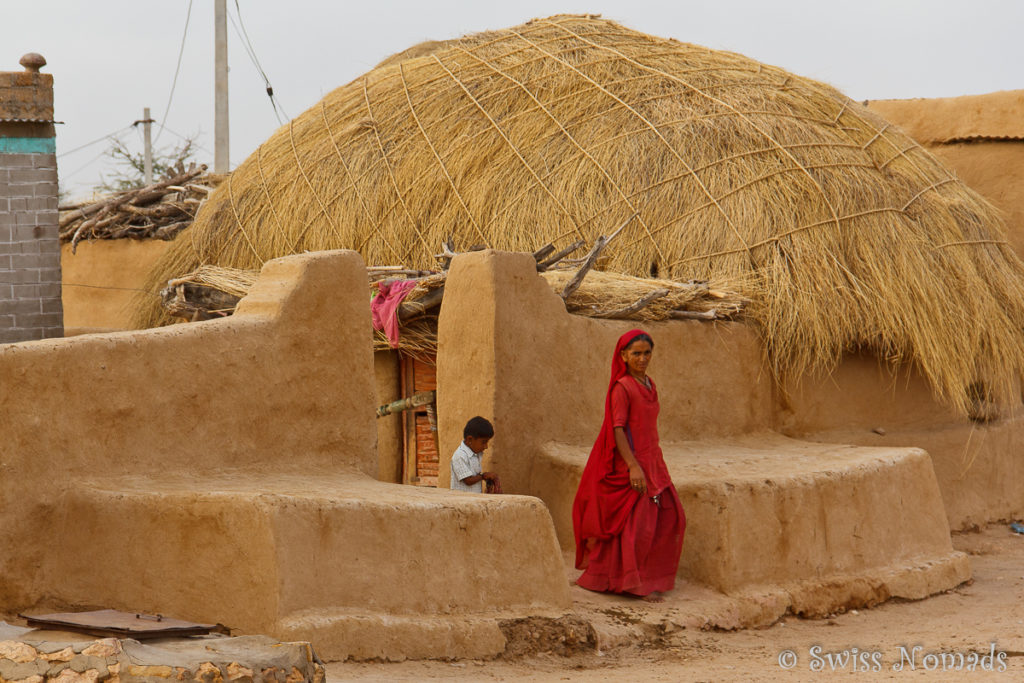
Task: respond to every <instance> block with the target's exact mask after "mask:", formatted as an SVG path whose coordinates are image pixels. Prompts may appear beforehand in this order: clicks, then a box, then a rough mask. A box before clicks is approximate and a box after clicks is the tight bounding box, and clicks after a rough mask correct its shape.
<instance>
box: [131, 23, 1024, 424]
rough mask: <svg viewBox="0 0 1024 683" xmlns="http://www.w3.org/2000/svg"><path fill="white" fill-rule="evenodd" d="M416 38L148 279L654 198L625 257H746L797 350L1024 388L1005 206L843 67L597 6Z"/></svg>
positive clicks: (678, 265) (620, 250) (951, 394)
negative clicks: (919, 138)
mask: <svg viewBox="0 0 1024 683" xmlns="http://www.w3.org/2000/svg"><path fill="white" fill-rule="evenodd" d="M421 53H422V54H421ZM409 54H413V55H416V56H415V57H412V58H409V59H404V60H403V59H401V58H396V59H395V60H393V61H392V60H389V61H388V62H386V63H385V64H384V65H382V66H380V67H378V68H376V69H374V70H372V71H370V72H369V73H367V74H366V75H364V76H363V77H361V78H359V79H357V80H355V81H353V82H352V83H349V84H348V85H345V86H343V87H341V88H338V89H337V90H335V91H333V92H331V93H330V94H328V95H327V96H326V97H325V98H324V99H323V100H322V101H321V102H319V103H318V104H317V105H315V106H314V107H312V108H311V109H310V110H308V111H306V112H305V113H303V114H302V115H301V116H299V117H298V118H296V119H295V120H293V121H291V122H290V123H288V124H287V125H285V126H283V127H282V128H281V129H279V130H278V131H277V132H276V133H275V134H274V135H273V136H272V137H271V138H270V139H269V140H267V141H266V142H265V143H264V144H263V145H262V146H261V147H260V148H259V149H257V151H256V152H255V153H254V154H253V155H252V156H251V157H250V158H249V159H248V160H246V161H245V162H244V163H243V164H241V165H240V166H239V167H238V169H237V170H236V171H235V172H234V173H233V174H232V175H231V176H230V178H229V180H228V181H227V182H225V183H224V184H223V185H222V186H221V187H220V188H218V190H217V191H216V192H215V193H214V195H213V196H211V198H210V200H209V201H208V202H207V203H206V205H205V206H204V207H203V208H202V210H201V211H200V212H199V214H198V216H197V218H196V221H195V224H194V225H193V226H192V228H191V229H190V230H189V234H188V235H187V236H185V238H184V239H179V240H178V241H177V242H176V243H175V245H174V248H173V249H172V250H171V251H170V252H169V253H168V255H167V256H166V258H165V259H164V261H163V262H162V263H161V264H160V265H159V266H158V269H157V271H156V272H155V273H154V275H153V284H154V285H156V284H157V283H160V282H163V281H164V280H166V279H167V278H168V277H171V276H172V275H174V274H176V273H182V272H186V271H188V270H191V269H194V268H195V267H196V266H198V265H200V264H202V263H212V264H219V265H230V266H235V267H242V268H256V267H259V266H260V265H261V264H262V263H263V262H264V261H266V260H268V259H270V258H274V257H276V256H280V255H282V254H288V253H294V252H299V251H303V250H319V249H327V248H338V247H347V248H353V249H357V250H358V251H360V252H361V253H362V254H363V256H364V258H365V259H366V261H367V262H368V263H401V264H404V265H407V266H412V267H418V268H423V267H430V266H431V265H433V263H434V259H433V254H434V253H436V251H437V248H438V246H439V245H440V244H441V243H442V241H443V239H444V238H445V237H447V236H448V235H453V236H454V241H455V246H456V247H457V248H459V249H464V248H465V247H467V246H469V245H472V244H477V243H483V244H487V245H488V246H491V247H494V248H498V249H505V250H511V251H524V250H527V249H529V248H530V247H531V246H532V245H536V244H543V243H545V242H553V243H555V244H556V246H558V247H561V246H564V245H565V244H567V243H569V242H571V241H575V240H577V239H584V240H586V241H587V242H591V241H592V240H593V239H594V237H595V236H597V235H599V234H608V233H609V232H610V231H611V230H613V229H614V227H615V226H617V225H620V224H621V223H622V222H623V220H624V219H625V218H627V217H628V216H630V215H632V214H633V213H638V214H639V215H638V217H637V219H636V220H634V221H633V222H632V223H631V224H630V226H629V228H628V230H627V231H626V232H624V233H623V234H622V235H620V236H619V238H618V239H617V241H616V243H615V245H614V246H613V247H611V248H609V250H608V252H607V255H608V257H609V264H608V268H609V269H610V270H613V271H617V272H621V273H627V274H631V275H635V276H642V277H646V276H652V275H654V276H658V277H663V278H664V277H667V278H670V279H673V280H680V281H686V280H690V279H701V280H716V279H720V278H724V279H726V280H729V279H733V278H741V279H748V280H749V281H750V282H751V289H750V291H749V295H750V297H751V299H752V304H751V306H750V308H749V310H748V311H747V313H748V315H749V316H750V317H752V318H753V319H754V320H756V321H757V322H758V323H759V324H760V326H761V329H762V331H763V336H764V339H765V346H766V350H767V353H768V357H769V359H770V361H771V362H772V364H773V367H774V368H775V369H776V370H778V371H780V372H785V371H792V372H795V373H800V372H803V371H806V370H809V369H812V368H815V367H817V368H828V367H831V366H832V365H833V364H834V363H835V362H836V360H837V359H838V358H839V357H840V355H841V354H842V353H843V352H844V351H846V350H848V349H851V348H857V347H870V348H872V349H874V350H875V351H877V352H878V353H879V354H881V355H882V356H883V357H885V358H888V359H891V360H893V361H913V362H916V363H917V364H918V366H919V367H920V368H921V370H922V371H923V372H924V374H925V375H926V376H927V377H928V379H929V380H930V381H931V383H932V385H933V387H934V388H935V390H936V392H937V393H938V394H939V395H940V396H941V397H944V398H945V399H947V400H948V401H949V402H950V403H951V404H952V405H953V406H955V407H957V408H959V409H960V410H961V411H966V408H967V406H968V404H969V403H970V397H969V392H968V388H969V387H970V386H971V385H972V384H974V383H976V382H983V383H985V385H986V386H987V387H991V390H992V391H993V392H994V394H995V395H997V396H998V397H999V398H1000V399H1005V400H1009V399H1011V397H1012V396H1013V392H1014V382H1015V380H1016V378H1017V377H1018V376H1019V375H1020V374H1021V371H1022V369H1024V340H1022V334H1021V330H1022V329H1024V264H1022V263H1021V262H1020V260H1019V259H1018V258H1017V257H1016V256H1014V254H1013V253H1012V252H1011V251H1010V250H1009V248H1008V247H1007V246H1006V244H1005V242H1004V238H1003V235H1002V232H1001V230H1002V229H1001V226H1000V223H999V219H998V217H997V216H996V214H995V212H994V210H993V209H992V207H991V206H990V205H988V204H987V203H986V202H985V201H984V200H983V199H981V198H980V197H979V196H978V195H977V194H975V193H973V192H972V191H970V190H969V189H967V188H966V187H965V186H964V185H963V184H962V183H960V182H958V181H957V180H956V179H955V178H954V177H953V176H952V175H951V174H950V173H949V172H948V171H947V170H946V169H945V168H943V167H942V166H941V165H940V164H939V163H938V162H937V161H936V160H935V159H934V158H933V157H932V156H931V155H930V154H928V153H927V152H926V151H924V150H923V149H921V147H920V146H919V145H917V144H916V143H915V142H914V141H913V140H911V139H910V138H908V137H907V136H906V135H904V134H903V133H901V132H900V131H898V130H896V129H894V128H892V127H891V126H889V125H888V124H887V123H886V122H885V121H884V120H882V119H881V118H879V117H878V116H877V115H875V114H873V113H872V112H870V111H868V110H867V109H865V108H864V107H862V106H860V105H858V104H857V103H855V102H852V101H851V100H849V99H848V98H846V97H845V96H843V95H842V94H840V93H839V92H837V91H836V90H834V89H833V88H831V87H829V86H827V85H824V84H821V83H817V82H814V81H811V80H807V79H804V78H800V77H798V76H794V75H792V74H789V73H787V72H785V71H783V70H781V69H778V68H775V67H771V66H767V65H764V64H760V63H758V62H756V61H753V60H751V59H748V58H746V57H743V56H741V55H736V54H731V53H726V52H718V51H713V50H709V49H706V48H703V47H699V46H696V45H688V44H685V43H680V42H677V41H675V40H671V39H669V40H665V39H661V38H656V37H653V36H649V35H646V34H643V33H639V32H636V31H632V30H629V29H626V28H624V27H622V26H620V25H618V24H615V23H613V22H610V21H606V20H602V19H599V18H595V17H592V16H585V17H579V16H557V17H551V18H549V19H539V20H534V21H531V22H529V23H527V24H525V25H522V26H516V27H513V28H510V29H506V30H501V31H494V32H489V33H483V34H477V35H471V36H467V37H465V38H463V39H461V40H455V41H447V42H443V43H438V44H433V45H429V46H426V47H425V48H424V50H419V51H416V50H414V51H413V52H410V53H409ZM156 321H157V318H156V317H154V316H153V315H150V316H149V317H148V318H146V320H145V322H147V323H148V324H153V323H155V322H156ZM1018 398H1019V397H1018Z"/></svg>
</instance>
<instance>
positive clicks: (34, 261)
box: [0, 53, 64, 344]
mask: <svg viewBox="0 0 1024 683" xmlns="http://www.w3.org/2000/svg"><path fill="white" fill-rule="evenodd" d="M45 64H46V60H45V59H43V57H42V56H41V55H38V54H34V53H30V54H27V55H25V56H24V57H22V58H21V65H22V66H24V67H25V70H24V71H22V72H0V344H2V343H9V342H16V341H25V340H28V339H42V338H44V337H61V336H63V335H64V320H63V317H64V316H63V310H62V308H61V291H60V288H61V273H60V243H59V241H58V238H57V157H56V140H55V138H54V127H53V124H54V121H53V76H52V75H50V74H44V73H39V69H40V68H41V67H42V66H44V65H45Z"/></svg>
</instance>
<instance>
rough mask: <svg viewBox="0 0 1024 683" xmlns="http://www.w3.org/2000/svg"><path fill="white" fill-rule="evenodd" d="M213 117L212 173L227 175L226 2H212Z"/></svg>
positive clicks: (228, 166)
mask: <svg viewBox="0 0 1024 683" xmlns="http://www.w3.org/2000/svg"><path fill="white" fill-rule="evenodd" d="M213 40H214V56H213V70H214V79H213V80H214V85H213V100H214V105H213V109H214V118H213V137H214V145H213V172H214V173H227V172H228V170H229V168H230V165H231V164H230V162H229V160H228V156H229V151H228V9H227V0H214V3H213Z"/></svg>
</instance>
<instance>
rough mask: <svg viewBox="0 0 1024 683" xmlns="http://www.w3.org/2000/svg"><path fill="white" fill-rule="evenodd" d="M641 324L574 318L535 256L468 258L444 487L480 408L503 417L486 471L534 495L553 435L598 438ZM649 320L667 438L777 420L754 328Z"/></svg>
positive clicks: (448, 358) (452, 352)
mask: <svg viewBox="0 0 1024 683" xmlns="http://www.w3.org/2000/svg"><path fill="white" fill-rule="evenodd" d="M637 326H638V324H636V323H633V322H631V321H602V320H595V319H591V318H584V317H581V316H573V315H569V314H568V313H566V311H565V307H564V305H563V303H562V300H561V299H560V298H559V297H558V295H557V294H555V293H554V292H553V291H552V290H551V288H550V287H548V286H547V285H546V284H545V283H544V281H543V279H541V278H539V277H538V276H537V275H536V268H535V264H534V262H533V261H532V259H531V257H530V256H529V255H528V254H525V255H524V254H507V253H499V252H494V251H485V252H479V253H474V254H470V255H466V256H460V257H459V258H457V259H456V260H455V261H454V262H453V264H452V268H451V271H450V273H449V276H448V281H447V284H446V286H445V302H444V306H442V308H441V316H440V320H439V329H438V347H439V353H438V364H437V370H438V386H439V387H442V388H441V390H440V391H439V392H438V419H439V431H440V440H441V450H442V453H441V457H442V466H441V474H442V477H441V482H440V483H439V485H442V486H447V485H448V481H449V477H450V472H449V468H448V466H447V463H448V462H450V459H451V453H452V452H454V449H455V448H457V447H458V444H459V441H460V440H461V435H462V427H463V425H464V424H465V422H466V420H467V419H469V418H470V417H472V416H473V415H478V414H479V415H483V416H485V417H487V418H489V419H495V420H496V421H495V437H494V439H493V441H492V448H491V451H492V453H491V456H490V458H486V459H485V468H486V467H488V466H490V467H492V468H493V469H495V470H496V471H497V472H498V473H499V474H500V475H501V478H502V484H503V485H505V486H506V490H511V491H514V492H524V491H527V490H529V482H530V479H531V458H532V456H533V455H534V454H535V453H536V452H537V451H538V450H539V448H540V447H541V445H542V444H544V443H545V442H548V441H556V442H561V443H574V444H578V443H586V444H588V445H589V444H592V443H593V440H594V436H595V435H596V434H597V431H598V429H599V428H600V426H601V419H602V417H603V414H604V396H605V392H606V391H607V388H608V374H609V371H610V369H611V356H612V350H613V349H614V347H615V342H616V340H617V339H618V338H619V336H620V335H622V334H623V333H625V332H626V331H628V330H630V329H632V328H634V327H637ZM643 327H644V328H645V329H647V330H648V331H649V332H650V333H651V334H652V335H653V336H654V339H655V356H654V360H653V361H652V363H651V368H650V372H651V376H652V377H654V378H655V380H656V381H657V382H658V391H659V395H660V397H661V414H662V420H661V423H660V427H661V438H662V440H664V441H670V440H674V439H676V440H686V439H693V438H695V435H699V436H701V437H707V438H711V437H715V436H725V435H729V434H738V433H743V432H748V431H756V430H757V429H764V428H767V427H768V425H769V424H770V421H771V392H772V385H771V382H770V381H769V379H768V377H767V376H766V375H765V374H764V373H763V372H762V369H761V362H760V347H759V344H758V340H757V336H756V335H755V334H754V333H753V331H752V330H751V329H750V328H749V327H747V326H745V325H741V324H736V323H714V324H703V323H700V322H695V321H694V322H690V321H680V322H673V323H656V324H649V325H643ZM467 329H472V330H473V331H474V333H473V334H469V335H467V334H465V330H467ZM669 416H671V417H669Z"/></svg>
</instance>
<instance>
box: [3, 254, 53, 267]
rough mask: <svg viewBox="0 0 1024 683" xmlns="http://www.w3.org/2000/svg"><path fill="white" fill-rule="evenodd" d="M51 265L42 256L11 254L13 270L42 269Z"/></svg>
mask: <svg viewBox="0 0 1024 683" xmlns="http://www.w3.org/2000/svg"><path fill="white" fill-rule="evenodd" d="M45 265H49V264H47V263H46V262H45V259H44V258H43V256H42V254H11V268H13V269H15V270H17V269H19V268H41V267H43V266H45Z"/></svg>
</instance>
